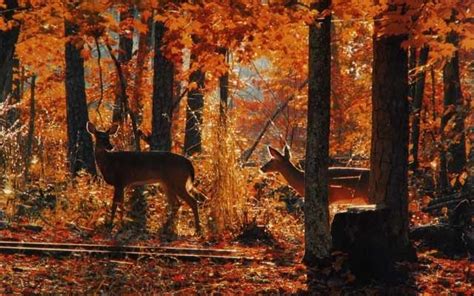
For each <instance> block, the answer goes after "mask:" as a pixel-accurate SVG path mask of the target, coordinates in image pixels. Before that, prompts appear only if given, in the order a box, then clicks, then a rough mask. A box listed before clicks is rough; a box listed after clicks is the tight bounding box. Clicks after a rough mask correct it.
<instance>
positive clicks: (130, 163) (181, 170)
mask: <svg viewBox="0 0 474 296" xmlns="http://www.w3.org/2000/svg"><path fill="white" fill-rule="evenodd" d="M86 128H87V131H88V132H89V133H90V134H91V135H92V136H93V138H94V140H95V145H94V150H95V151H94V154H95V159H96V163H97V166H98V167H99V170H100V172H101V174H102V176H103V178H104V180H105V182H106V183H107V184H109V185H112V186H114V196H113V199H112V209H111V214H110V225H112V224H113V220H114V216H115V212H116V210H117V207H119V208H120V210H121V216H122V217H123V212H124V209H123V199H124V190H125V189H126V188H127V187H128V186H137V185H146V184H155V183H159V184H160V188H161V189H162V190H163V191H164V193H165V196H166V198H167V201H168V203H169V205H170V209H171V210H170V213H169V216H168V218H167V221H166V222H165V227H164V228H165V229H168V228H169V227H170V226H171V225H173V221H174V219H175V217H176V215H177V213H178V210H179V208H180V206H181V202H180V199H181V200H183V201H184V202H185V203H187V204H188V205H189V207H190V208H191V209H192V211H193V215H194V225H195V229H196V232H197V233H198V234H200V233H201V231H202V230H201V226H200V221H199V212H198V198H199V197H201V198H204V199H205V198H206V196H205V195H204V194H203V193H201V192H200V191H199V190H198V189H197V188H195V187H194V178H195V175H194V173H195V172H194V167H193V164H192V163H191V161H190V160H189V159H187V158H186V157H184V156H181V155H179V154H174V153H171V152H164V151H147V152H141V151H112V150H113V149H114V146H113V145H112V144H111V143H110V137H111V136H113V135H115V134H116V133H117V131H118V125H117V124H114V125H112V126H111V127H110V128H109V129H108V130H106V131H100V130H98V129H97V128H96V127H95V125H94V124H93V123H91V122H87V126H86Z"/></svg>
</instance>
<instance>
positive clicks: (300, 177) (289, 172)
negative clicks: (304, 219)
mask: <svg viewBox="0 0 474 296" xmlns="http://www.w3.org/2000/svg"><path fill="white" fill-rule="evenodd" d="M280 173H281V174H282V176H283V177H284V178H285V180H286V181H287V182H288V184H289V185H290V186H291V187H293V188H294V189H295V190H296V191H297V192H298V193H299V194H300V195H301V196H304V172H303V171H301V170H299V169H297V168H296V167H295V166H294V165H293V164H290V165H289V166H287V167H286V168H285V169H284V170H282V171H280Z"/></svg>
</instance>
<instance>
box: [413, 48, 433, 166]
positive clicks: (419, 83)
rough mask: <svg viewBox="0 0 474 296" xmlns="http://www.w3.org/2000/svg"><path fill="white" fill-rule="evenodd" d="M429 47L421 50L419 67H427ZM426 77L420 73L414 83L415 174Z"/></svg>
mask: <svg viewBox="0 0 474 296" xmlns="http://www.w3.org/2000/svg"><path fill="white" fill-rule="evenodd" d="M428 51H429V50H428V47H426V46H425V47H423V48H422V49H421V50H420V56H419V59H418V67H422V66H425V65H426V62H427V61H428ZM425 77H426V71H424V70H423V72H420V73H418V74H417V75H416V76H415V81H414V82H413V101H412V108H411V109H412V110H411V111H412V116H413V121H412V132H411V141H412V157H413V165H412V169H413V171H414V172H416V171H417V169H418V166H419V161H418V147H419V142H420V116H421V109H422V107H423V96H424V93H425Z"/></svg>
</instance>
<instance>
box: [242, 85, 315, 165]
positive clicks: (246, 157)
mask: <svg viewBox="0 0 474 296" xmlns="http://www.w3.org/2000/svg"><path fill="white" fill-rule="evenodd" d="M307 84H308V79H306V80H305V81H303V83H301V85H300V86H299V87H298V89H297V92H299V91H301V90H302V89H303V88H304V87H305V86H306V85H307ZM295 97H296V94H292V95H290V96H289V97H287V98H286V100H285V101H284V102H283V103H282V104H281V105H279V106H278V107H277V108H276V109H275V111H274V112H273V114H272V115H271V116H270V118H269V119H268V120H267V122H266V123H265V125H264V126H263V128H262V130H261V131H260V133H259V134H258V136H257V138H256V139H255V141H254V143H253V144H252V146H250V148H249V149H247V150H246V151H245V152H244V153H243V155H242V161H243V162H244V163H245V162H247V161H248V160H249V158H250V156H251V155H252V153H253V152H254V151H255V148H256V147H257V145H258V143H260V140H261V139H262V138H263V135H264V134H265V133H266V131H267V130H268V127H269V126H270V124H272V123H273V121H274V120H275V119H276V118H277V117H278V115H280V113H281V112H282V111H283V110H284V109H285V108H286V107H287V106H288V104H289V103H290V102H291V101H292V100H294V99H295Z"/></svg>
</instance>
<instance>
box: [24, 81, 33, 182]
mask: <svg viewBox="0 0 474 296" xmlns="http://www.w3.org/2000/svg"><path fill="white" fill-rule="evenodd" d="M35 91H36V75H33V77H31V96H30V118H29V122H28V136H27V138H26V151H25V152H26V153H25V174H24V178H25V182H28V181H29V178H30V165H31V158H32V156H33V155H32V153H33V141H34V137H35V117H36V102H35Z"/></svg>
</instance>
